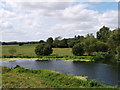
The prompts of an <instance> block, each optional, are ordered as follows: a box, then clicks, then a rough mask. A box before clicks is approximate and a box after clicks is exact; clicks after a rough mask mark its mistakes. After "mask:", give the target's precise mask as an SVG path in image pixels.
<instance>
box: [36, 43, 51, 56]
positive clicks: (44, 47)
mask: <svg viewBox="0 0 120 90" xmlns="http://www.w3.org/2000/svg"><path fill="white" fill-rule="evenodd" d="M52 52H53V50H52V47H51V46H50V45H48V44H45V43H41V44H39V45H38V46H37V47H36V48H35V53H36V55H37V56H41V55H50V54H51V53H52Z"/></svg>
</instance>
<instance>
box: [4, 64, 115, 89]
mask: <svg viewBox="0 0 120 90" xmlns="http://www.w3.org/2000/svg"><path fill="white" fill-rule="evenodd" d="M2 88H116V87H113V86H107V85H103V84H101V83H99V82H98V81H94V80H87V79H86V77H81V76H77V77H76V76H70V75H68V74H65V73H59V72H55V71H50V70H30V69H24V68H21V67H19V66H16V67H15V68H14V69H10V68H6V67H2Z"/></svg>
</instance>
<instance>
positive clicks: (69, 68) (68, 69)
mask: <svg viewBox="0 0 120 90" xmlns="http://www.w3.org/2000/svg"><path fill="white" fill-rule="evenodd" d="M1 65H2V66H7V67H10V68H13V67H15V66H16V65H20V66H21V67H24V68H29V69H35V70H43V69H47V70H54V71H58V72H61V73H68V74H70V75H75V76H88V77H89V78H88V79H95V80H98V81H100V82H101V83H103V84H106V85H114V86H115V85H116V86H119V85H118V74H119V75H120V73H119V72H118V69H119V68H118V65H108V64H103V63H100V62H99V63H98V62H97V63H96V62H74V61H64V60H51V61H50V60H49V61H47V60H46V61H38V60H16V61H2V64H1ZM119 70H120V69H119Z"/></svg>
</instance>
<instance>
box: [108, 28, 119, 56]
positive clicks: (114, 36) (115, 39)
mask: <svg viewBox="0 0 120 90" xmlns="http://www.w3.org/2000/svg"><path fill="white" fill-rule="evenodd" d="M108 44H109V47H110V49H109V50H110V53H112V54H116V50H117V49H116V48H117V47H118V46H120V28H118V29H115V30H113V31H112V32H111V34H110V37H109V39H108Z"/></svg>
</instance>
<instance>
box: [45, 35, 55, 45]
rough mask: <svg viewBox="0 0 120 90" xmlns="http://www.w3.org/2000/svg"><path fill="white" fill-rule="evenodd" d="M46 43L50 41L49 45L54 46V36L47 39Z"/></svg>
mask: <svg viewBox="0 0 120 90" xmlns="http://www.w3.org/2000/svg"><path fill="white" fill-rule="evenodd" d="M46 43H48V44H49V45H51V46H52V44H53V38H52V37H49V38H48V39H47V41H46Z"/></svg>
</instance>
